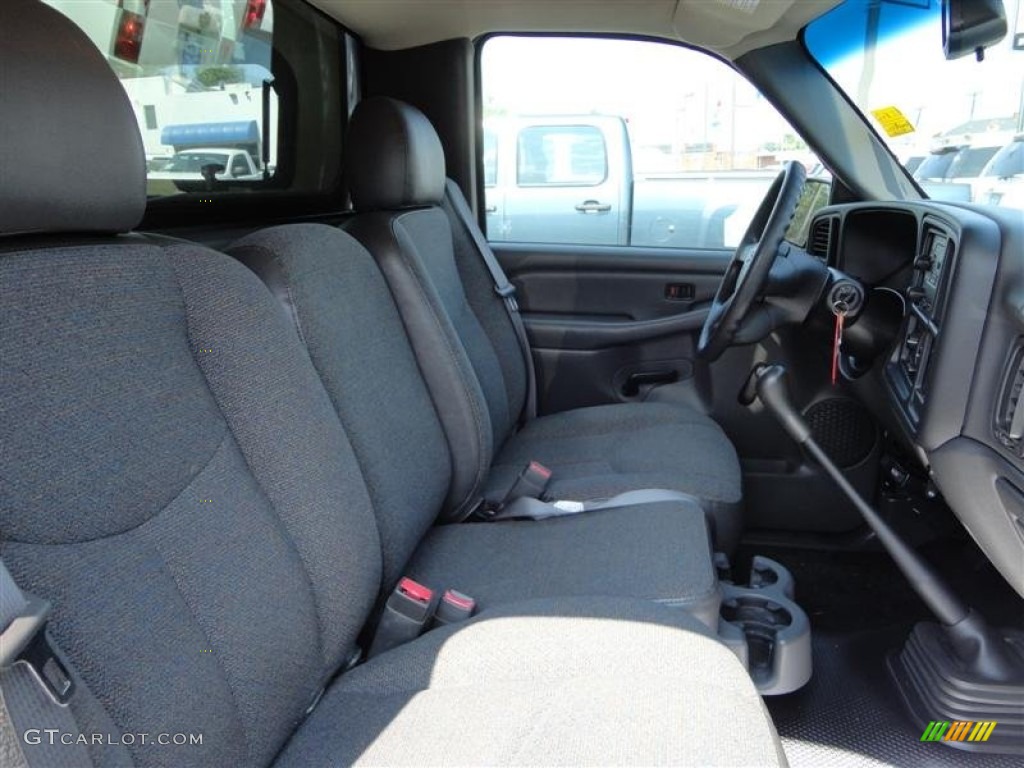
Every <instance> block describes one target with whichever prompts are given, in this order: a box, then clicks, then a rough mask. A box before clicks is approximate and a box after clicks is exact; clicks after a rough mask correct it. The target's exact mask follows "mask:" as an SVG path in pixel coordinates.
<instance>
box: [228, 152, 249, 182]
mask: <svg viewBox="0 0 1024 768" xmlns="http://www.w3.org/2000/svg"><path fill="white" fill-rule="evenodd" d="M247 173H249V166H248V165H247V164H246V162H245V158H244V157H242V156H241V155H235V159H234V160H232V161H231V175H232V176H234V177H235V178H238V177H239V176H245V175H246V174H247Z"/></svg>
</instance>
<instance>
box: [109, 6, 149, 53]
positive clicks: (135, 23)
mask: <svg viewBox="0 0 1024 768" xmlns="http://www.w3.org/2000/svg"><path fill="white" fill-rule="evenodd" d="M145 31H146V19H145V18H143V17H142V16H140V15H139V14H137V13H132V12H131V11H121V23H120V24H118V26H117V37H115V38H114V56H116V57H117V58H119V59H121V60H123V61H128V62H131V63H132V64H138V63H139V54H140V53H142V35H143V33H144V32H145Z"/></svg>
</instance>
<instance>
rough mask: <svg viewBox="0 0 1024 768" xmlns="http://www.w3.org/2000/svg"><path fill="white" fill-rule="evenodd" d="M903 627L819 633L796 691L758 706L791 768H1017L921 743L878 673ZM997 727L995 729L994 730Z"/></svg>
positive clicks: (1014, 760) (1017, 758)
mask: <svg viewBox="0 0 1024 768" xmlns="http://www.w3.org/2000/svg"><path fill="white" fill-rule="evenodd" d="M905 636H906V630H905V629H902V628H901V629H899V630H879V631H873V632H862V633H856V634H854V633H843V634H835V633H831V634H830V633H826V632H820V633H818V634H817V635H816V636H815V637H814V638H813V659H814V675H813V677H812V678H811V681H810V683H808V684H807V685H806V686H805V687H804V688H803V689H801V690H800V691H797V692H796V693H791V694H788V695H786V696H775V697H768V698H766V699H765V701H766V702H767V704H768V709H769V710H770V711H771V713H772V717H773V718H774V720H775V726H776V728H777V729H778V731H779V736H781V737H782V743H783V747H784V749H785V751H786V756H787V757H788V758H789V764H790V766H792V768H853V766H857V767H858V768H859V767H860V766H868V767H869V768H874V767H875V766H897V767H898V768H947V767H948V768H972V767H973V766H978V767H979V768H981V767H982V766H985V767H991V768H1003V766H1006V768H1011V767H1012V768H1019V767H1020V766H1022V765H1024V754H1021V755H1007V756H1003V755H985V754H977V753H972V752H965V751H963V750H959V749H953V748H951V747H948V746H946V745H945V744H941V743H936V742H922V741H921V740H920V739H921V731H920V729H918V728H916V727H915V726H914V725H913V724H912V723H911V721H910V719H909V717H908V716H907V714H906V713H905V711H904V709H903V704H902V702H901V701H900V699H899V694H898V693H897V692H896V688H895V685H894V684H893V683H892V682H891V681H890V679H889V677H888V673H887V672H886V669H885V656H886V654H887V653H888V652H889V651H891V650H893V649H896V648H899V646H900V644H901V643H902V641H903V638H904V637H905ZM996 727H998V726H996Z"/></svg>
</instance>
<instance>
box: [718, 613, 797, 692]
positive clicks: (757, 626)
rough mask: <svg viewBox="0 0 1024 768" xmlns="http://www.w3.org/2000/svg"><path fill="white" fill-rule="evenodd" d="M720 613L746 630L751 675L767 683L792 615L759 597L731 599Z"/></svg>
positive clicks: (759, 681)
mask: <svg viewBox="0 0 1024 768" xmlns="http://www.w3.org/2000/svg"><path fill="white" fill-rule="evenodd" d="M721 610H722V618H723V619H725V620H726V621H728V622H729V623H731V624H735V625H736V626H738V627H739V628H740V629H741V630H743V634H744V636H745V637H746V640H747V668H748V669H749V670H750V676H751V677H752V678H754V682H755V683H761V682H768V680H769V678H770V677H771V674H772V659H773V656H774V653H775V644H776V640H777V639H778V635H779V630H781V629H784V628H785V627H788V626H790V625H792V624H793V614H792V613H790V612H789V611H788V610H786V609H785V608H783V607H782V606H781V605H779V604H778V603H777V602H775V601H774V600H772V599H771V598H768V597H765V596H764V595H759V594H750V595H739V596H736V597H731V598H728V599H727V600H725V601H724V602H723V603H722V609H721Z"/></svg>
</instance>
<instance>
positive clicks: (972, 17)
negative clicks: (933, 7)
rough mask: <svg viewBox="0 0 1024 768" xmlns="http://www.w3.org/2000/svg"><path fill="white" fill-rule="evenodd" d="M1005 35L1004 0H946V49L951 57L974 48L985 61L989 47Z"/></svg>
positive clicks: (944, 42)
mask: <svg viewBox="0 0 1024 768" xmlns="http://www.w3.org/2000/svg"><path fill="white" fill-rule="evenodd" d="M1004 37H1006V9H1005V8H1004V7H1003V0H942V51H943V53H945V54H946V58H947V59H958V58H960V57H961V56H966V55H967V54H968V53H971V52H973V53H974V54H975V55H976V56H977V57H978V61H981V60H982V59H983V58H984V57H985V49H986V48H987V47H988V46H990V45H995V44H996V43H998V42H999V41H1000V40H1002V39H1003V38H1004Z"/></svg>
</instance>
